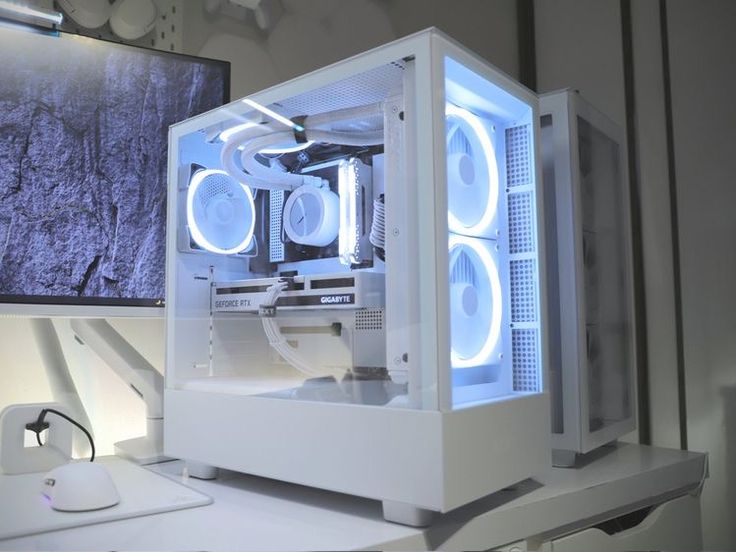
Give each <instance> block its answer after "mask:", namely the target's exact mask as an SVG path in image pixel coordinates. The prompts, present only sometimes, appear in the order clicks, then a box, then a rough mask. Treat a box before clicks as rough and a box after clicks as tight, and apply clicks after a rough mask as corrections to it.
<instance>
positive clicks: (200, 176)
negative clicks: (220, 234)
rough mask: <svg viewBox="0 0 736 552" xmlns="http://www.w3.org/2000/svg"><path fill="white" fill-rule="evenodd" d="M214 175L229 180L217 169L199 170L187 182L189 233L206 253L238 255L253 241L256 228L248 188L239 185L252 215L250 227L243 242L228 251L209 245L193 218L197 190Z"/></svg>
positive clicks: (251, 199)
mask: <svg viewBox="0 0 736 552" xmlns="http://www.w3.org/2000/svg"><path fill="white" fill-rule="evenodd" d="M216 174H220V175H224V176H226V177H227V178H231V177H230V175H229V174H228V173H226V172H225V171H221V170H217V169H204V170H200V171H197V172H196V173H194V176H192V179H191V181H190V182H189V189H188V191H187V222H188V223H189V232H190V233H191V236H192V239H193V240H194V243H196V244H197V245H198V246H199V247H201V248H202V249H206V250H207V251H210V252H212V253H219V254H221V255H232V254H234V253H239V252H241V251H243V250H244V249H245V248H246V247H248V244H249V243H250V242H251V240H252V239H253V232H254V230H255V226H256V217H255V212H256V207H255V203H254V201H253V194H252V193H251V191H250V188H248V186H245V185H243V184H240V186H241V187H242V188H243V190H244V191H245V197H246V198H247V199H248V207H249V208H250V212H251V213H253V216H252V217H251V220H250V226H249V228H248V231H247V232H246V234H245V239H243V241H241V242H240V243H239V244H238V245H237V246H235V247H232V248H229V249H223V248H221V247H217V246H216V245H214V244H213V243H211V242H210V241H209V240H208V239H207V238H206V237H205V236H204V234H203V233H202V231H201V230H200V228H199V226H198V225H197V221H196V220H195V218H194V198H195V196H196V194H197V189H198V188H199V186H200V185H201V184H202V182H204V180H205V178H207V177H208V176H213V175H216Z"/></svg>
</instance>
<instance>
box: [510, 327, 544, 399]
mask: <svg viewBox="0 0 736 552" xmlns="http://www.w3.org/2000/svg"><path fill="white" fill-rule="evenodd" d="M537 340H538V338H537V330H536V329H534V328H532V329H524V330H512V332H511V356H512V362H513V373H514V374H513V379H514V391H531V392H536V391H540V390H541V389H540V385H539V370H538V368H537V367H538V346H537Z"/></svg>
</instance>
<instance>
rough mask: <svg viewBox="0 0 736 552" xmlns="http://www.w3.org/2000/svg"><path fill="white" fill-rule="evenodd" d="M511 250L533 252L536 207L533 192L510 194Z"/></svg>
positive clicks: (512, 252)
mask: <svg viewBox="0 0 736 552" xmlns="http://www.w3.org/2000/svg"><path fill="white" fill-rule="evenodd" d="M508 204H509V252H510V253H511V254H512V255H515V254H518V253H532V252H534V250H535V249H536V247H535V245H534V209H533V204H532V193H531V192H521V193H518V194H509V196H508Z"/></svg>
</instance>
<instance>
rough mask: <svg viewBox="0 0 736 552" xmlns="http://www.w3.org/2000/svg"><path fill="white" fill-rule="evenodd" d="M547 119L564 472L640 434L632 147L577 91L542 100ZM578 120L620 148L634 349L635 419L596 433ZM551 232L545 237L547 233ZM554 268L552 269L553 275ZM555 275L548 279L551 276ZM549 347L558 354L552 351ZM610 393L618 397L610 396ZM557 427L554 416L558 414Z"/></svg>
mask: <svg viewBox="0 0 736 552" xmlns="http://www.w3.org/2000/svg"><path fill="white" fill-rule="evenodd" d="M540 113H541V116H542V117H544V116H547V115H549V116H551V117H552V126H551V142H550V141H548V140H547V139H543V140H542V157H543V167H546V166H547V164H548V163H552V166H553V169H554V187H555V196H554V197H550V193H551V191H550V189H549V187H548V185H549V184H550V183H548V182H547V181H545V193H546V194H547V195H546V196H545V201H546V204H545V210H546V211H547V212H548V213H547V221H548V222H549V219H550V214H549V211H550V210H552V209H555V211H556V226H557V236H556V239H555V240H549V238H548V240H549V241H548V244H553V242H556V243H557V249H556V250H555V251H548V255H556V257H557V267H558V273H557V274H558V277H557V279H558V282H559V292H558V290H554V289H551V287H552V284H551V283H550V281H549V279H548V282H547V284H548V293H551V294H554V293H556V292H558V293H559V295H558V296H559V310H558V311H557V312H554V311H555V309H554V308H553V303H552V302H550V303H549V304H548V306H549V308H550V311H549V315H548V316H549V321H550V323H551V324H558V325H559V332H560V336H559V344H558V346H559V347H560V349H559V359H560V361H561V365H560V366H557V367H555V366H553V365H554V364H555V363H556V362H555V360H553V359H554V357H555V355H554V354H552V352H551V349H550V356H549V362H550V364H549V365H548V368H549V370H550V371H552V370H555V369H557V370H560V371H561V380H560V381H561V386H560V389H559V391H561V392H562V396H560V394H559V391H558V389H556V388H555V387H556V386H555V385H553V383H552V380H553V379H554V377H553V374H551V373H550V374H549V380H548V383H549V386H548V388H549V390H550V401H551V405H552V408H553V409H555V408H558V409H560V410H561V415H562V424H563V431H562V432H554V430H553V433H552V449H553V451H552V459H553V464H554V465H555V466H558V467H573V466H575V463H576V457H577V455H578V454H586V453H588V452H591V451H592V450H594V449H596V448H599V447H601V446H603V445H606V444H609V443H612V442H615V441H616V440H617V439H618V438H619V437H621V436H623V435H626V434H627V433H630V432H632V431H634V430H636V425H637V424H636V342H635V339H636V334H635V330H634V318H633V312H634V301H633V273H632V270H633V269H632V262H633V261H632V250H631V248H632V245H631V240H632V237H631V210H630V205H631V204H630V190H629V180H628V163H627V152H626V140H625V134H624V131H623V129H622V128H621V127H620V126H619V125H617V124H616V123H615V122H613V121H612V120H610V119H609V118H608V117H606V116H605V115H603V114H602V113H601V112H600V111H598V110H597V109H595V108H594V107H593V106H592V105H591V104H590V103H588V102H587V101H586V100H585V99H584V98H582V97H581V95H580V94H579V93H578V92H577V91H575V90H572V89H564V90H560V91H556V92H550V93H547V94H544V95H542V96H540ZM578 117H580V118H582V119H583V120H585V121H587V122H588V123H590V125H591V126H592V127H593V128H594V129H596V130H597V131H599V132H601V133H602V134H603V135H605V136H606V137H607V138H608V139H610V140H611V141H612V142H614V143H616V144H617V145H618V151H619V159H618V164H619V169H620V171H619V181H618V182H617V185H618V186H619V187H620V189H619V190H618V191H619V193H620V199H621V205H622V221H621V222H622V227H623V234H624V235H623V239H624V256H625V266H624V267H622V270H623V273H624V280H625V284H626V297H625V299H624V301H625V303H626V305H627V308H628V313H629V327H628V329H627V332H628V337H629V345H630V360H631V362H630V364H629V366H627V367H624V368H622V370H623V371H624V373H625V374H626V375H627V377H628V385H626V386H625V392H626V393H627V394H628V401H629V415H628V416H626V417H624V418H623V419H621V420H619V421H616V422H612V423H610V424H608V425H606V426H605V427H603V428H601V429H598V430H596V431H591V430H590V429H589V427H588V420H589V405H590V397H589V393H588V389H589V386H588V384H589V378H590V377H591V376H590V371H589V368H588V365H587V357H586V312H585V301H586V293H585V284H584V277H583V274H584V270H585V269H584V266H583V264H584V261H583V216H584V214H583V201H582V188H581V186H582V178H581V171H580V154H579V145H578V144H579V136H578ZM549 231H550V229H549V226H548V227H547V233H549ZM551 264H552V263H550V262H549V261H548V263H547V269H548V271H551V270H552V269H553V268H552V267H551V266H550V265H551ZM548 274H550V272H548ZM550 347H553V345H552V343H550ZM609 391H610V392H611V393H613V392H615V390H613V389H611V390H609ZM552 416H553V419H554V412H553V415H552Z"/></svg>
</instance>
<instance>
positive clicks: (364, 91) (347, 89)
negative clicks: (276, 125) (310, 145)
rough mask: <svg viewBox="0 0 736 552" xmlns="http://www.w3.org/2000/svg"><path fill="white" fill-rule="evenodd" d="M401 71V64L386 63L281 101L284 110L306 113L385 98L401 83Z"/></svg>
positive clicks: (358, 104) (402, 71) (352, 105)
mask: <svg viewBox="0 0 736 552" xmlns="http://www.w3.org/2000/svg"><path fill="white" fill-rule="evenodd" d="M403 73H404V68H403V67H402V66H401V65H400V64H398V63H389V64H386V65H382V66H380V67H376V68H375V69H371V70H369V71H366V72H364V73H359V74H357V75H354V76H352V77H350V78H347V79H345V80H341V81H338V82H335V83H332V84H328V85H327V86H325V87H323V88H319V89H317V90H315V91H312V92H307V93H306V94H301V95H299V96H295V97H293V98H289V99H288V100H284V101H282V102H280V105H281V106H282V107H283V108H284V109H285V110H286V112H287V113H293V114H298V115H307V116H309V115H314V114H315V113H324V112H328V111H334V110H337V109H343V108H348V107H356V106H361V105H367V104H371V103H375V102H380V101H384V100H386V99H387V98H388V97H389V96H390V95H391V94H392V93H393V92H395V91H396V90H397V88H398V87H400V86H401V83H402V78H403ZM287 116H288V115H287Z"/></svg>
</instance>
